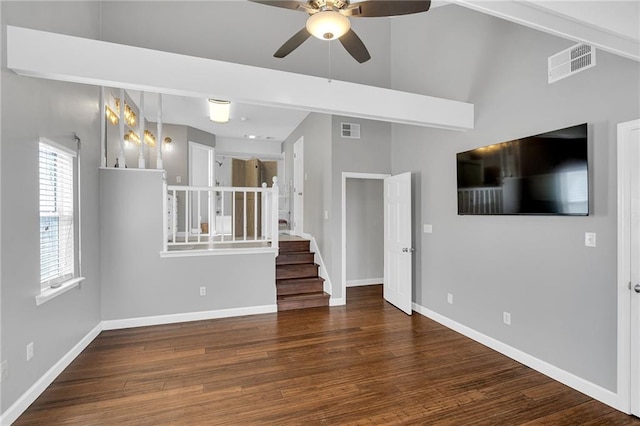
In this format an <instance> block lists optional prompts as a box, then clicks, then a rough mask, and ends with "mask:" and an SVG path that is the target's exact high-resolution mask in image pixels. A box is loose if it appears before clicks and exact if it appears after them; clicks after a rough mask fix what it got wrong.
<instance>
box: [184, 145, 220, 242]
mask: <svg viewBox="0 0 640 426" xmlns="http://www.w3.org/2000/svg"><path fill="white" fill-rule="evenodd" d="M215 158H216V156H215V148H213V147H210V146H207V145H202V144H199V143H195V142H189V186H203V187H205V186H206V187H212V186H214V183H215V178H216V177H215V173H216V169H215V167H214V165H215ZM209 195H210V194H209V193H208V192H204V191H203V192H200V199H199V200H198V199H197V197H196V196H194V197H193V199H192V200H191V207H190V209H191V228H192V233H197V232H199V231H200V226H201V224H202V223H207V224H209V229H210V232H212V231H213V230H214V226H215V225H214V223H213V219H212V220H209V218H213V217H214V213H213V212H215V197H213V196H209Z"/></svg>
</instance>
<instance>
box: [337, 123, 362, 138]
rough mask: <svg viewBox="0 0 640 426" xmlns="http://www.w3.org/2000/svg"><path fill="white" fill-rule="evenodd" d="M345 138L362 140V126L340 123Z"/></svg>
mask: <svg viewBox="0 0 640 426" xmlns="http://www.w3.org/2000/svg"><path fill="white" fill-rule="evenodd" d="M340 133H341V134H342V137H343V138H349V139H360V125H359V124H356V123H340Z"/></svg>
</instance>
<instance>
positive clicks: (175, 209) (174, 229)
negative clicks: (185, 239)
mask: <svg viewBox="0 0 640 426" xmlns="http://www.w3.org/2000/svg"><path fill="white" fill-rule="evenodd" d="M172 202H173V208H172V209H171V211H172V212H173V215H172V218H171V222H172V224H171V225H172V226H171V228H172V229H171V231H172V232H173V235H172V237H171V242H173V243H177V242H178V241H177V240H176V237H177V236H178V196H177V194H176V190H175V189H174V190H173V201H172Z"/></svg>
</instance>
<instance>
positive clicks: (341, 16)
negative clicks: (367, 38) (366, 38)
mask: <svg viewBox="0 0 640 426" xmlns="http://www.w3.org/2000/svg"><path fill="white" fill-rule="evenodd" d="M250 1H252V2H254V3H260V4H264V5H267V6H276V7H282V8H285V9H293V10H298V11H302V12H306V13H307V14H309V18H308V19H307V24H306V26H305V27H304V28H303V29H301V30H300V31H298V32H297V33H296V34H294V35H293V37H291V38H290V39H289V40H287V41H286V42H285V43H284V44H283V45H282V46H281V47H280V49H278V50H277V51H276V53H274V54H273V56H275V57H276V58H284V57H285V56H287V55H288V54H289V53H291V52H293V51H294V50H295V49H296V48H298V47H299V46H300V45H301V44H302V43H304V42H305V41H306V40H307V39H308V38H309V37H311V36H312V35H313V36H315V37H317V38H319V39H321V40H335V39H338V40H340V43H342V46H344V48H345V49H346V50H347V52H349V54H350V55H351V56H353V58H354V59H355V60H356V61H358V62H360V63H363V62H366V61H368V60H369V59H371V55H369V51H368V50H367V48H366V47H365V45H364V43H363V42H362V40H360V37H358V35H357V34H356V33H355V32H354V31H353V30H352V29H351V21H349V17H350V16H351V17H353V18H359V17H367V18H375V17H382V16H397V15H409V14H411V13H419V12H426V11H427V10H429V7H430V6H431V0H363V1H357V2H356V1H353V2H351V1H349V0H307V1H304V0H302V1H296V0H250Z"/></svg>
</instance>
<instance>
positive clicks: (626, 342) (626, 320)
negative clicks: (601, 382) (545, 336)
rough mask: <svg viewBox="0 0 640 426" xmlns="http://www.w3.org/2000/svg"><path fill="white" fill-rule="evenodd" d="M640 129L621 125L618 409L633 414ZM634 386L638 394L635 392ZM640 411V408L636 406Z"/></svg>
mask: <svg viewBox="0 0 640 426" xmlns="http://www.w3.org/2000/svg"><path fill="white" fill-rule="evenodd" d="M636 129H640V119H637V120H632V121H627V122H624V123H619V124H618V129H617V151H618V158H617V175H618V176H617V178H618V185H617V186H618V203H617V204H618V271H617V272H618V274H617V275H618V279H617V293H618V294H617V297H618V368H617V370H618V371H617V373H618V377H617V379H618V380H617V385H618V389H617V396H618V409H619V410H621V411H624V412H625V413H627V414H630V413H631V409H632V401H631V398H632V395H633V394H635V395H637V393H638V390H639V389H638V388H639V387H640V383H635V384H634V383H632V380H631V372H632V368H631V296H632V295H631V289H630V288H629V283H630V282H631V197H630V194H631V168H632V167H634V166H635V167H638V165H637V164H635V165H634V164H633V162H632V159H631V140H632V139H631V132H632V131H633V130H636ZM632 387H634V391H633V392H632ZM635 409H636V410H640V407H635Z"/></svg>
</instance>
